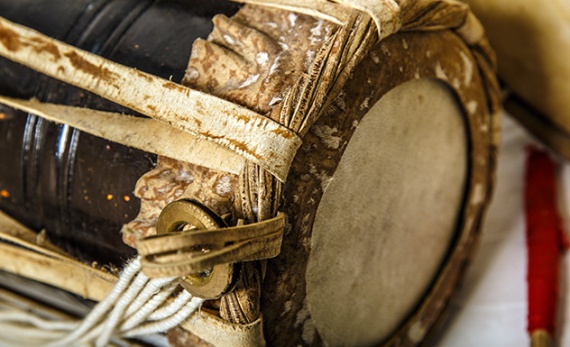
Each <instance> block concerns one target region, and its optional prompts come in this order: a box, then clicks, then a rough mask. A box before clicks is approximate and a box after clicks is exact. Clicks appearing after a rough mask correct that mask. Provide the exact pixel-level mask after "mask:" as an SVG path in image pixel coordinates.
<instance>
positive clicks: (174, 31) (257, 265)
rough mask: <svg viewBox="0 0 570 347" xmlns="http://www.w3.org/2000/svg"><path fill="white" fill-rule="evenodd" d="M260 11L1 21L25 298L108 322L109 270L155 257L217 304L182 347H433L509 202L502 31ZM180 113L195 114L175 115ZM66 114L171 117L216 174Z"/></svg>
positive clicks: (458, 17)
mask: <svg viewBox="0 0 570 347" xmlns="http://www.w3.org/2000/svg"><path fill="white" fill-rule="evenodd" d="M242 2H245V3H246V4H236V3H234V2H225V1H212V2H192V1H174V0H172V1H143V2H141V1H130V0H119V1H96V0H82V1H76V2H73V3H72V4H68V3H67V2H66V3H65V4H64V2H59V1H58V2H55V3H54V2H53V1H50V2H47V1H24V2H18V3H13V2H8V1H4V2H3V3H0V16H1V17H4V18H5V19H6V20H7V21H5V22H0V55H3V56H5V57H6V58H1V60H0V94H2V95H3V96H7V97H10V98H4V97H1V96H0V97H1V98H2V99H1V100H5V101H4V103H5V104H10V105H12V107H14V108H12V107H9V106H1V107H2V108H1V109H0V116H1V117H0V152H1V153H2V155H1V156H0V163H1V165H2V167H4V168H9V169H8V170H2V171H1V172H0V190H1V192H2V195H1V197H0V209H1V210H2V211H3V212H5V214H6V216H3V217H2V218H3V220H4V221H3V222H2V220H0V235H3V236H2V238H1V240H4V243H2V244H0V246H2V247H3V249H4V248H5V249H6V254H8V256H6V257H5V258H4V260H3V262H4V263H5V264H4V265H0V268H1V269H2V270H3V271H4V272H5V275H3V278H6V281H8V280H9V279H10V278H12V279H13V276H11V275H8V274H7V273H12V274H16V275H18V276H20V277H21V278H28V279H30V280H33V281H36V282H44V283H47V284H49V285H51V286H52V287H51V289H50V290H46V291H45V292H44V293H43V295H44V296H50V295H52V296H56V295H57V294H54V293H56V292H57V291H67V292H70V293H74V294H77V295H79V296H82V297H84V298H86V299H91V300H95V301H100V300H103V299H105V297H106V293H107V292H109V290H110V288H111V287H112V284H113V283H114V281H115V280H116V279H115V277H113V275H109V274H105V273H104V271H102V270H105V269H107V272H109V270H108V269H109V268H111V272H112V273H113V269H117V268H121V267H122V264H123V262H124V261H126V260H128V259H129V258H131V257H134V256H135V254H137V252H138V254H139V256H140V259H141V260H140V263H141V264H142V271H143V273H145V274H146V275H148V276H149V277H159V278H162V277H166V278H171V277H172V278H178V279H179V280H180V281H181V284H182V288H180V287H176V288H177V289H174V288H172V289H171V291H172V293H173V294H172V295H174V294H175V293H179V292H182V291H185V290H186V291H188V292H190V293H191V294H192V295H194V296H196V297H203V298H205V299H208V300H206V301H205V302H204V303H203V304H202V306H201V309H200V310H198V311H196V312H195V313H194V314H193V315H191V316H189V317H188V318H187V319H185V320H184V321H183V322H182V323H180V324H178V326H177V327H176V328H173V329H170V331H169V332H168V339H169V341H170V344H171V345H173V346H178V345H180V346H183V345H187V344H189V343H192V344H195V345H200V346H201V345H203V346H211V345H216V346H252V345H264V344H268V345H276V346H298V345H304V346H322V345H330V346H370V345H383V346H412V345H417V344H419V343H421V342H422V341H425V339H426V338H429V336H430V334H432V333H433V332H434V331H435V330H436V327H437V325H438V323H441V321H440V318H441V316H442V312H443V311H444V309H445V308H446V306H447V304H448V302H449V300H450V298H451V297H452V295H453V293H454V292H455V291H456V288H457V286H458V285H459V282H460V279H461V278H462V274H463V273H464V271H465V267H466V265H467V264H468V262H469V259H470V257H471V256H472V255H473V249H474V246H475V244H476V241H477V238H478V235H479V232H480V225H481V219H482V217H483V214H484V211H485V208H486V206H487V204H488V201H489V199H490V194H491V191H492V187H493V178H494V169H495V159H496V154H497V153H496V150H497V138H498V136H497V133H498V123H499V122H498V118H497V117H498V111H499V106H498V104H499V97H498V94H499V92H498V89H499V88H498V85H497V81H496V79H495V75H494V69H495V66H494V64H495V61H494V54H493V52H492V51H491V49H490V48H489V46H488V43H487V40H486V38H485V36H484V32H483V30H482V27H481V25H480V24H479V22H478V21H477V20H476V19H475V17H474V16H473V15H472V14H471V13H470V12H469V9H468V7H467V6H465V5H463V4H461V3H458V2H455V1H447V0H445V1H443V0H425V1H392V0H384V1H378V2H377V4H375V5H370V3H369V2H366V1H348V0H347V1H340V0H339V1H335V2H328V1H321V0H311V1H296V0H272V1H242ZM38 13H42V14H43V15H42V17H41V18H39V17H38V15H37V14H38ZM14 23H17V24H14ZM18 25H23V26H26V27H30V28H33V29H35V30H37V31H39V32H40V33H41V34H37V33H31V34H28V32H27V31H25V30H27V29H25V28H22V27H20V26H18ZM19 30H22V32H25V33H26V34H25V35H29V36H25V35H24V34H22V35H21V36H17V34H16V33H17V32H20V31H19ZM42 34H43V35H47V36H49V37H51V38H54V39H56V40H58V41H65V42H67V43H69V44H71V45H73V46H76V47H79V48H81V49H83V50H85V51H88V52H91V53H95V54H97V55H100V56H102V57H104V58H106V59H108V60H110V61H114V62H116V63H119V64H121V65H125V66H129V67H133V68H136V70H126V69H125V70H122V69H120V68H115V65H112V63H110V62H109V61H108V60H88V59H96V58H91V55H89V54H88V53H84V52H82V51H76V50H73V48H69V47H68V46H64V45H60V44H59V43H58V42H57V41H41V40H44V38H43V36H41V35H42ZM36 35H39V36H36ZM39 41H41V42H42V43H41V48H38V47H40V46H38V45H39V44H38V43H37V42H39ZM22 47H24V48H22ZM27 47H31V49H32V50H34V49H35V50H36V51H38V52H36V53H33V54H31V56H30V55H27V56H25V57H24V58H20V56H19V55H18V54H19V52H21V51H22V50H23V49H28V48H27ZM54 47H55V48H54ZM34 52H35V51H34ZM36 54H37V55H36ZM38 56H42V57H43V56H45V59H47V60H49V61H50V62H51V63H50V64H44V63H42V62H39V63H36V62H35V60H34V59H35V57H38ZM78 56H79V57H82V58H81V59H82V60H78V59H77V57H78ZM36 60H41V59H36ZM94 61H97V62H98V63H97V64H94V63H92V62H94ZM88 62H89V63H88ZM60 63H61V64H60ZM21 64H23V65H26V66H28V67H24V66H23V65H21ZM50 66H57V68H51V67H50ZM70 70H71V71H73V73H69V71H70ZM142 72H146V73H148V74H150V75H146V74H143V73H142ZM44 73H45V74H48V75H50V76H51V77H48V76H46V75H44ZM121 74H124V75H121ZM79 75H81V76H83V75H85V76H89V78H91V80H92V81H94V82H93V83H84V82H83V80H85V79H83V80H82V79H81V78H78V77H77V78H76V76H79ZM129 75H130V76H129ZM151 75H154V76H158V77H161V78H162V79H155V78H154V77H153V76H151ZM125 76H126V77H125ZM133 76H134V77H136V78H139V79H138V81H140V84H139V85H137V84H129V83H124V82H121V83H120V84H117V83H118V82H117V81H126V80H128V79H129V78H130V77H133ZM141 76H143V77H141ZM58 80H61V81H58ZM157 81H158V82H157ZM173 82H174V83H173ZM113 83H115V84H113ZM152 83H155V84H156V83H158V85H160V86H161V87H160V88H161V89H160V88H159V91H160V92H159V93H148V92H147V91H148V90H150V89H148V88H150V86H151V84H152ZM178 83H179V84H178ZM71 84H73V85H75V86H72V85H71ZM172 93H179V94H180V95H183V97H187V100H186V101H185V103H184V102H183V103H181V104H182V105H185V106H187V110H189V111H187V110H186V109H185V107H183V108H179V109H178V110H179V111H180V112H179V113H173V114H169V113H168V112H167V111H165V110H167V109H169V107H170V106H171V105H170V104H169V102H166V101H164V100H171V99H167V98H168V97H169V96H168V95H171V94H172ZM133 95H134V97H133ZM177 95H178V94H177ZM32 97H33V98H37V100H32V101H25V100H21V99H29V98H32ZM129 98H131V99H129ZM127 99H128V100H134V101H133V102H131V101H128V100H127ZM18 100H19V101H18ZM109 100H112V101H109ZM156 100H159V101H161V100H162V102H157V101H156ZM172 100H173V99H172ZM177 100H179V99H176V100H174V101H172V103H176V102H177ZM183 100H185V99H183ZM51 104H58V105H59V106H61V105H70V106H81V107H82V109H81V110H79V109H75V108H73V109H72V108H57V110H60V111H58V112H60V113H61V116H62V117H63V114H64V113H65V114H66V115H67V113H68V112H70V113H73V112H76V113H77V114H81V113H82V112H84V111H85V110H86V109H93V110H102V111H107V112H114V114H115V115H116V116H117V118H121V117H123V118H125V119H127V117H128V116H129V115H132V116H135V117H136V118H132V117H128V119H129V122H131V123H128V124H133V127H134V124H135V122H136V119H142V120H146V119H145V117H151V118H154V119H156V120H158V121H160V122H163V123H165V124H167V125H168V126H169V127H172V128H176V129H179V130H180V129H181V130H183V131H185V132H188V133H190V134H192V136H196V142H192V143H190V142H188V143H187V145H188V146H194V145H195V144H198V145H199V146H200V147H199V148H209V149H208V150H201V151H199V152H200V153H198V154H193V155H195V156H196V158H198V157H200V158H201V159H200V161H199V162H195V161H193V160H191V159H188V160H180V158H175V155H174V154H173V155H170V154H169V153H174V151H173V150H172V149H168V150H167V151H166V153H164V152H160V153H159V151H155V150H154V148H157V146H155V145H156V142H161V141H159V140H154V138H153V139H152V140H150V139H149V141H148V143H147V144H145V145H143V146H142V148H141V149H135V148H132V147H130V146H127V145H124V144H118V143H116V141H114V140H112V139H111V137H110V135H108V133H106V132H105V131H103V130H101V131H94V130H92V131H89V132H90V133H87V132H82V131H80V130H78V129H76V127H78V126H79V125H77V124H79V123H66V121H64V120H63V118H61V119H62V120H59V121H58V123H64V124H58V123H54V122H52V121H49V120H47V118H50V117H52V116H53V119H60V118H58V117H59V116H60V115H58V114H57V113H58V112H52V113H53V114H48V113H50V112H48V109H49V107H48V106H49V105H51ZM22 105H28V106H30V107H37V112H36V113H39V114H40V115H35V114H34V112H32V111H29V110H30V109H29V108H26V107H24V106H22ZM46 105H48V106H46ZM227 105H229V106H227ZM52 106H53V105H52ZM59 106H58V107H59ZM50 107H51V106H50ZM22 109H26V110H28V111H29V113H28V112H23V111H21V110H22ZM55 109H56V108H53V110H55ZM98 114H99V113H95V112H93V113H92V120H89V121H88V122H89V123H90V124H89V126H90V127H93V128H97V127H99V128H97V129H103V127H102V126H103V125H101V124H100V122H103V121H100V120H97V119H95V118H93V117H95V115H98ZM106 114H107V115H108V117H109V118H106V119H115V118H113V117H115V116H113V117H111V116H110V113H106ZM121 114H123V116H121ZM168 117H170V118H168ZM131 118H132V119H131ZM50 119H52V118H50ZM74 124H76V125H77V126H72V125H74ZM81 124H83V123H81ZM98 124H99V125H98ZM117 124H119V123H117ZM122 124H123V123H122ZM124 124H127V123H124ZM153 124H154V123H153ZM210 124H212V125H211V126H210ZM105 129H107V128H105ZM153 129H154V128H153ZM156 129H157V130H156V131H157V132H158V131H159V130H158V127H157V128H156ZM220 129H221V130H220ZM267 129H270V130H269V131H266V130H267ZM123 130H124V131H125V134H127V130H129V129H119V130H118V131H123ZM150 133H152V130H151V131H149V132H148V134H150ZM145 134H146V132H145ZM135 135H136V134H129V135H128V136H127V135H125V136H123V137H124V140H125V142H124V143H126V144H129V143H131V142H129V141H131V140H132V139H131V138H132V137H136V136H135ZM180 136H181V137H179V138H180V139H182V138H183V137H182V135H180ZM149 138H150V136H149ZM274 138H276V139H277V140H276V141H275V142H271V141H273V139H274ZM239 139H243V141H241V142H240V140H239ZM167 140H168V141H170V142H168V143H171V142H172V143H175V142H176V138H174V139H166V138H164V141H165V142H166V141H167ZM184 141H185V140H184ZM184 141H183V140H179V141H178V142H181V143H179V144H173V145H172V146H179V147H184V145H185V143H184ZM132 143H134V142H132ZM204 143H206V144H208V145H212V144H214V147H205V146H206V145H205V144H204ZM290 143H294V144H295V146H292V147H288V146H289V145H288V144H290ZM198 145H196V146H198ZM201 146H204V147H201ZM279 146H283V147H279ZM278 147H279V148H284V149H275V148H278ZM169 148H170V147H169ZM197 148H198V147H197ZM291 148H292V149H291ZM191 149H192V148H191ZM168 151H170V152H168ZM154 153H158V154H159V155H156V154H154ZM204 153H205V155H204ZM212 158H214V159H212ZM235 158H237V159H235ZM234 162H236V163H238V164H233V163H234ZM210 163H215V165H214V164H212V165H210ZM234 167H235V168H236V169H235V170H234V169H233V168H234ZM225 168H227V169H225ZM8 216H9V217H8ZM14 220H17V221H19V222H20V223H22V224H24V225H25V226H26V227H23V226H20V227H15V226H14V225H15V224H14V223H15V221H14ZM16 229H17V230H19V231H18V232H16V231H14V230H16ZM23 230H27V231H23ZM30 230H31V231H33V232H35V233H36V234H37V236H33V235H36V234H33V233H31V231H30ZM216 230H217V231H216ZM30 233H31V234H30ZM26 235H27V236H26ZM30 235H32V236H30ZM34 238H37V240H39V241H37V240H34ZM18 240H21V242H20V241H18ZM30 240H32V244H33V245H29V243H26V242H30ZM206 240H209V241H206ZM36 241H37V242H36ZM40 241H41V242H40ZM22 245H28V246H26V247H23V246H22ZM44 249H45V252H44V251H43V250H44ZM32 251H33V254H30V252H32ZM26 252H27V253H26ZM51 252H56V253H57V254H58V255H57V256H56V255H54V253H51ZM38 254H39V255H38ZM62 254H65V257H67V258H65V266H64V265H61V266H59V265H58V266H54V265H53V264H60V260H59V259H60V255H61V256H63V255H62ZM46 258H50V260H45V259H46ZM34 259H35V260H34ZM203 259H205V260H203ZM40 260H44V261H40ZM16 261H17V262H18V264H19V265H13V263H14V262H16ZM93 262H95V263H96V264H94V265H93V266H92V267H85V266H84V265H83V264H85V263H87V264H92V263H93ZM197 262H202V263H201V264H203V266H202V267H201V268H200V269H199V271H196V267H195V264H196V263H197ZM102 266H103V269H102V268H101V267H102ZM196 266H197V265H196ZM70 268H73V269H75V270H73V271H69V269H70ZM184 269H186V270H184ZM188 269H194V270H192V271H191V270H188ZM47 273H50V274H54V275H53V276H52V275H49V276H48V275H46V274H47ZM135 282H136V281H135ZM14 283H15V282H14ZM18 283H20V282H18ZM30 283H31V282H30ZM120 283H121V281H120V280H119V284H120ZM133 283H134V282H133ZM119 284H118V285H119ZM133 285H134V284H133ZM220 286H221V287H220ZM7 287H9V288H10V291H11V292H18V291H20V292H23V291H22V290H21V287H22V285H17V284H11V285H7ZM53 287H55V288H53ZM143 292H144V291H143ZM27 296H28V297H30V296H31V297H33V299H34V300H39V301H42V300H43V301H44V302H45V301H46V300H45V298H44V299H42V298H41V296H42V295H39V294H37V293H36V294H34V295H31V294H27ZM173 300H174V301H176V300H177V299H173ZM56 305H57V304H56ZM141 305H143V303H141ZM141 307H143V306H141ZM144 307H146V306H144ZM62 310H63V309H62ZM133 310H134V309H133ZM141 310H142V309H141ZM127 312H128V310H127ZM130 314H132V312H131V313H130ZM173 314H174V313H173ZM1 315H2V311H1V309H0V316H1ZM149 317H152V315H150V316H149ZM128 319H129V317H127V322H129V321H128ZM27 323H28V324H32V323H29V322H27ZM125 324H126V325H123V326H122V327H125V326H128V325H129V324H127V323H125ZM169 328H172V327H170V326H169ZM121 329H122V328H121ZM121 329H117V330H115V331H113V332H112V334H117V336H126V337H132V336H131V335H128V334H127V333H126V332H125V331H126V330H128V329H127V328H124V329H123V330H121ZM141 331H142V330H141ZM109 334H111V333H109ZM30 338H31V337H30ZM0 341H1V338H0ZM30 341H31V340H30ZM78 341H79V340H78ZM28 342H29V341H28ZM147 342H148V341H147Z"/></svg>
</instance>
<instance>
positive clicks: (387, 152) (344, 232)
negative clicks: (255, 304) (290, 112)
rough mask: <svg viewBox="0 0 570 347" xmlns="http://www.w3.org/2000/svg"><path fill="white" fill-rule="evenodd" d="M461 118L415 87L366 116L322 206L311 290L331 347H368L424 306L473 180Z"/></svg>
mask: <svg viewBox="0 0 570 347" xmlns="http://www.w3.org/2000/svg"><path fill="white" fill-rule="evenodd" d="M467 148H468V143H467V138H466V131H465V125H464V120H463V112H462V109H461V107H460V105H459V104H458V102H457V101H456V98H455V96H454V95H453V93H452V92H451V91H450V90H449V89H448V88H447V87H446V86H445V85H443V84H442V83H440V82H437V81H435V80H428V79H424V80H413V81H410V82H407V83H405V84H403V85H401V86H399V87H397V88H395V89H393V90H392V91H390V92H389V93H387V94H386V95H384V96H383V97H382V98H381V99H380V100H379V101H378V102H377V103H376V104H375V105H374V106H373V107H372V108H371V109H370V110H369V111H368V113H367V114H366V115H365V116H364V118H363V119H362V121H361V122H360V124H359V125H358V128H357V129H356V131H355V132H354V135H353V136H352V138H351V140H350V142H349V144H348V146H347V148H346V150H345V153H344V155H343V157H342V159H341V161H340V163H339V166H338V168H337V170H336V172H335V174H334V175H333V177H332V180H331V181H330V184H329V185H328V186H327V188H326V189H325V191H324V194H323V197H322V200H321V203H320V204H319V207H318V210H317V214H316V217H315V223H314V225H313V234H312V240H311V253H310V256H309V261H308V266H307V272H306V281H307V301H308V306H309V309H310V311H311V315H312V318H313V320H314V323H315V326H316V328H317V330H318V332H319V333H320V335H321V337H322V338H323V340H324V341H325V343H327V344H328V345H333V346H339V345H371V344H373V343H375V342H378V341H381V340H383V339H385V338H387V337H389V335H390V334H391V333H392V332H393V331H394V330H395V329H396V328H397V327H398V325H399V324H400V323H402V321H403V320H404V319H405V318H406V317H407V316H408V315H409V314H410V313H411V311H412V310H413V309H414V308H415V306H416V305H417V304H418V303H419V302H420V300H421V298H422V297H423V296H424V294H425V292H426V290H427V289H428V288H429V286H430V284H431V283H432V281H433V279H434V278H435V277H436V276H437V272H438V269H439V268H440V266H441V264H442V262H443V261H444V259H445V257H446V254H447V252H448V250H449V247H450V244H451V242H452V240H453V238H454V235H455V234H456V230H457V223H458V216H459V213H460V210H461V206H462V202H463V200H464V196H465V184H466V180H467V175H468V172H467V160H466V158H467Z"/></svg>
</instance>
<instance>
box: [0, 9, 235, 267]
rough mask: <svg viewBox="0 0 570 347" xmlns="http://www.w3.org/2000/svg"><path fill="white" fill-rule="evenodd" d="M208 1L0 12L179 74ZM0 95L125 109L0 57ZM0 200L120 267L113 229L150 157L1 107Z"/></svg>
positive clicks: (200, 33) (32, 223)
mask: <svg viewBox="0 0 570 347" xmlns="http://www.w3.org/2000/svg"><path fill="white" fill-rule="evenodd" d="M238 7H239V6H237V5H236V4H232V3H228V2H222V1H212V2H207V3H202V2H197V3H196V4H195V5H194V6H188V5H187V4H184V3H182V2H180V1H161V2H153V1H130V0H120V1H103V0H83V1H73V2H72V3H69V2H67V1H56V2H54V1H17V2H13V1H0V15H1V16H3V17H5V18H7V19H8V20H11V21H14V22H16V23H19V24H22V25H26V26H29V27H31V28H33V29H36V30H38V31H40V32H42V33H44V34H46V35H48V36H51V37H53V38H55V39H59V40H63V41H65V42H67V43H70V44H72V45H75V46H77V47H79V48H82V49H85V50H87V51H91V52H93V53H96V54H99V55H102V56H104V57H106V58H109V59H111V60H114V61H116V62H118V63H121V64H124V65H127V66H131V67H134V68H137V69H139V70H141V71H145V72H148V73H151V74H154V75H157V76H160V77H163V78H166V79H168V78H171V79H173V80H175V81H180V80H181V79H182V76H183V75H184V70H185V67H186V64H187V61H188V57H189V55H190V50H191V48H192V43H193V42H194V40H196V38H198V37H206V36H207V35H208V34H209V32H210V31H211V30H212V23H211V19H212V17H213V16H214V15H215V14H218V13H227V14H231V13H233V12H235V10H237V8H238ZM0 93H2V94H3V95H9V96H13V97H20V98H31V97H35V98H38V99H40V100H41V101H46V102H51V103H60V104H67V105H74V106H75V105H77V106H83V107H91V108H95V109H100V110H105V111H114V112H121V113H125V114H133V112H132V111H130V110H128V109H126V108H124V107H120V106H118V105H116V104H113V103H112V102H109V101H107V100H104V99H102V98H100V97H98V96H95V95H93V94H90V93H88V92H85V91H83V90H80V89H77V88H75V87H72V86H70V85H68V84H64V83H61V82H59V81H55V80H53V79H51V78H48V77H46V76H44V75H41V74H39V73H36V72H34V71H32V70H30V69H28V68H25V67H23V66H21V65H19V64H16V63H13V62H10V61H8V60H6V59H2V58H0ZM1 111H2V113H3V114H4V116H5V118H6V119H3V120H1V121H0V139H2V141H1V142H0V151H1V152H2V153H3V154H2V155H1V156H0V165H1V166H2V167H10V168H12V169H11V170H3V171H2V172H1V173H0V189H2V190H4V191H6V192H7V194H9V196H8V197H4V198H0V208H1V209H2V210H3V211H5V212H7V213H9V214H10V215H12V216H13V217H15V218H16V219H18V220H19V221H22V222H23V223H24V224H26V225H27V226H29V227H30V228H32V229H33V230H37V231H39V230H42V229H45V230H46V232H47V233H46V234H47V237H48V239H49V240H50V241H52V242H53V243H55V244H56V245H58V246H60V247H62V248H63V249H64V250H65V251H67V252H69V253H70V254H72V255H73V256H75V257H77V258H78V259H80V260H82V261H86V262H93V261H96V262H98V263H100V264H106V263H113V264H114V265H117V266H118V265H120V264H121V263H122V262H123V261H124V260H125V259H127V258H128V257H131V256H133V255H134V250H133V249H131V248H129V247H126V246H125V245H124V244H123V242H122V241H121V237H120V234H119V232H118V231H119V230H120V229H121V226H122V225H123V224H124V223H126V222H127V221H129V220H131V219H132V218H134V217H135V216H136V214H137V212H138V210H139V208H140V203H139V200H138V199H137V198H136V197H135V196H134V195H133V194H132V191H133V187H134V186H135V183H136V181H137V180H138V178H139V177H140V176H141V175H142V174H143V173H145V172H147V171H149V170H150V169H151V168H152V167H153V166H154V165H155V163H156V156H155V155H153V154H149V153H145V152H143V151H139V150H136V149H132V148H128V147H126V146H122V145H118V144H115V143H111V142H109V141H106V140H104V139H101V138H97V137H94V136H91V135H89V134H85V133H81V132H80V131H78V130H76V129H73V128H70V127H68V126H62V125H57V124H54V123H52V122H47V121H45V120H43V119H41V118H39V117H36V116H33V115H27V114H25V113H23V112H19V111H16V110H14V109H10V108H6V107H3V106H2V108H1Z"/></svg>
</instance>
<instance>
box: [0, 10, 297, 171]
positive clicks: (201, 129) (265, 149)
mask: <svg viewBox="0 0 570 347" xmlns="http://www.w3.org/2000/svg"><path fill="white" fill-rule="evenodd" d="M0 55H2V56H4V57H6V58H8V59H10V60H12V61H15V62H18V63H20V64H23V65H26V66H28V67H30V68H32V69H34V70H36V71H38V72H41V73H44V74H46V75H48V76H51V77H54V78H56V79H59V80H61V81H62V82H66V83H69V84H72V85H74V86H77V87H79V88H82V89H85V90H88V91H90V92H93V93H95V94H97V95H99V96H102V97H104V98H106V99H109V100H111V101H114V102H116V103H118V104H120V105H122V106H125V107H128V108H130V109H132V110H135V111H137V112H140V113H142V114H144V115H146V116H149V117H151V118H154V119H157V120H159V121H162V122H166V123H167V124H169V125H170V126H172V127H174V128H177V129H180V130H183V131H187V132H189V133H191V134H193V135H195V136H197V137H199V138H202V139H205V140H209V141H213V142H215V143H218V144H220V145H222V146H224V147H226V148H228V149H230V150H231V151H234V152H235V153H237V154H239V155H241V156H243V157H244V158H246V159H248V160H250V161H252V162H255V163H258V164H259V165H261V166H262V167H264V168H266V169H267V170H268V171H270V172H272V173H273V174H275V176H276V177H278V178H279V179H280V180H282V181H283V180H285V178H286V177H287V172H288V171H289V166H290V164H291V161H292V160H293V157H294V156H295V153H296V151H297V149H298V148H299V146H300V145H301V140H300V139H299V137H298V136H297V135H296V134H295V133H294V132H292V131H291V130H289V129H288V128H286V127H283V126H282V125H280V124H278V123H276V122H274V121H272V120H270V119H268V118H267V117H265V116H262V115H260V114H258V113H256V112H254V111H252V110H250V109H248V108H245V107H242V106H239V105H237V104H235V103H232V102H228V101H226V100H224V99H221V98H217V97H215V96H213V95H210V94H206V93H203V92H200V91H197V90H193V89H190V88H188V87H185V86H182V85H180V84H177V83H174V82H171V81H168V80H164V79H162V78H159V77H156V76H153V75H151V74H147V73H144V72H141V71H138V70H136V69H132V68H128V67H125V66H123V65H120V64H117V63H114V62H112V61H109V60H107V59H104V58H102V57H100V56H97V55H95V54H92V53H89V52H86V51H83V50H81V49H78V48H76V47H73V46H71V45H68V44H65V43H63V42H60V41H57V40H54V39H52V38H49V37H47V36H45V35H43V34H40V33H39V32H37V31H34V30H32V29H29V28H26V27H24V26H21V25H18V24H15V23H12V22H10V21H8V20H6V19H4V18H2V17H0ZM127 86H128V87H127ZM132 86H136V87H134V88H133V87H132Z"/></svg>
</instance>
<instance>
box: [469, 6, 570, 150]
mask: <svg viewBox="0 0 570 347" xmlns="http://www.w3.org/2000/svg"><path fill="white" fill-rule="evenodd" d="M464 2H466V3H468V4H469V5H470V6H471V8H472V9H473V12H474V13H475V14H476V15H477V16H478V17H479V18H480V19H481V22H482V23H483V24H484V26H485V30H486V31H487V33H488V35H489V39H490V41H491V45H492V46H493V48H494V49H495V50H496V52H497V57H498V60H499V75H500V76H501V78H502V79H503V80H504V82H505V84H506V85H507V87H508V88H509V89H511V90H512V91H513V93H514V95H513V97H511V98H508V99H507V100H506V103H505V108H506V109H507V110H508V111H510V112H511V113H512V114H513V115H514V116H515V117H517V118H518V119H519V120H520V121H521V123H522V124H523V125H525V127H527V128H528V129H529V130H530V131H531V132H532V133H533V134H534V135H536V136H537V137H538V138H540V139H541V140H542V141H543V142H544V143H546V144H548V145H549V146H551V147H552V148H554V149H555V150H556V151H558V152H559V153H560V154H562V155H563V156H564V157H566V158H570V142H569V133H570V113H569V111H568V110H569V109H570V107H569V106H570V105H569V104H568V98H567V95H568V92H569V90H570V86H569V84H568V76H570V67H569V66H568V64H567V61H566V58H565V54H564V52H566V51H567V50H568V49H569V48H570V43H569V41H568V32H569V30H570V29H569V19H568V18H569V15H570V6H569V4H568V3H567V2H566V1H561V0H557V1H548V2H537V1H516V2H511V1H500V2H498V1H487V0H465V1H464Z"/></svg>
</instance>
